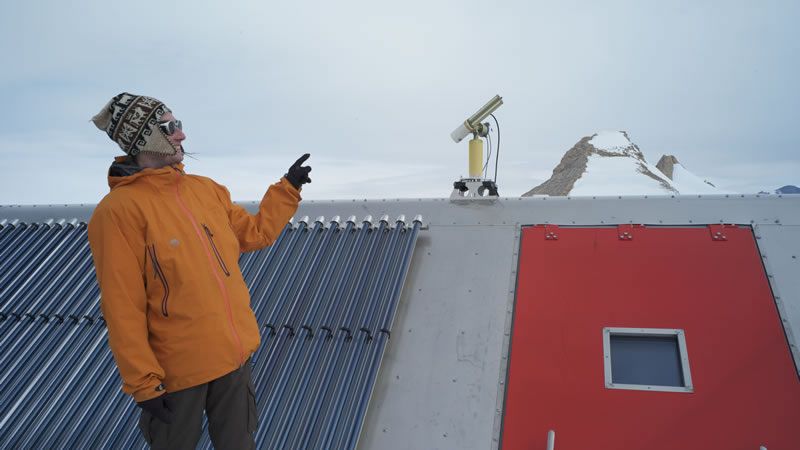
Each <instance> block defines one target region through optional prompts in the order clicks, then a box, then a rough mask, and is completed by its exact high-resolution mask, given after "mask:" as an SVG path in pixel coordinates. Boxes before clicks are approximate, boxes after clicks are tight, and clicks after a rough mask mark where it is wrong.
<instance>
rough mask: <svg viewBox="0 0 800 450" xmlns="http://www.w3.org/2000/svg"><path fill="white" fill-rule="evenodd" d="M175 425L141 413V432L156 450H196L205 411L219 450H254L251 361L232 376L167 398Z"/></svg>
mask: <svg viewBox="0 0 800 450" xmlns="http://www.w3.org/2000/svg"><path fill="white" fill-rule="evenodd" d="M165 395H169V396H170V400H171V403H172V405H171V406H172V423H171V424H166V423H164V422H162V421H161V420H159V419H157V418H155V417H153V416H152V415H151V414H150V413H148V412H146V411H144V410H143V411H142V415H141V416H140V418H139V429H140V430H141V431H142V435H144V439H145V441H147V443H148V444H150V446H151V448H153V449H170V450H173V449H175V450H182V449H187V450H188V449H194V448H195V447H197V442H198V441H199V440H200V432H201V426H202V422H203V411H204V410H205V412H206V415H207V416H208V433H209V434H210V435H211V442H212V443H213V444H214V448H215V449H216V450H225V449H236V450H239V449H255V448H256V444H255V440H254V435H255V431H256V427H257V426H258V415H257V412H256V398H255V389H254V388H253V381H252V367H251V364H250V361H249V360H248V361H247V363H246V364H245V365H244V366H242V367H241V368H239V369H238V370H234V371H233V372H231V373H229V374H227V375H225V376H223V377H220V378H217V379H216V380H213V381H210V382H208V383H206V384H201V385H200V386H195V387H192V388H189V389H184V390H182V391H178V392H170V393H168V394H165Z"/></svg>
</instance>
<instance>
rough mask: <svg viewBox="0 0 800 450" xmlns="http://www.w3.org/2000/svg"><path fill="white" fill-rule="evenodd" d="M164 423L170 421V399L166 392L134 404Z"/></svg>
mask: <svg viewBox="0 0 800 450" xmlns="http://www.w3.org/2000/svg"><path fill="white" fill-rule="evenodd" d="M136 405H137V406H138V407H139V408H142V409H143V410H145V411H147V412H149V413H150V414H151V415H152V416H153V417H156V418H157V419H159V420H160V421H162V422H164V423H172V401H171V399H170V398H169V395H168V394H163V395H161V396H159V397H156V398H151V399H150V400H145V401H143V402H139V403H137V404H136Z"/></svg>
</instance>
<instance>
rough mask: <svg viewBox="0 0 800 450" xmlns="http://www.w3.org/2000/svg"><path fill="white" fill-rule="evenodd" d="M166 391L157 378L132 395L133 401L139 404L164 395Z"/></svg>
mask: <svg viewBox="0 0 800 450" xmlns="http://www.w3.org/2000/svg"><path fill="white" fill-rule="evenodd" d="M166 392H167V391H166V389H165V388H164V385H163V384H161V380H159V379H158V378H154V379H153V381H152V382H150V383H148V385H147V386H146V387H144V388H142V389H139V390H138V391H136V392H134V393H133V400H134V401H135V402H136V403H141V402H143V401H146V400H151V399H154V398H156V397H160V396H162V395H164V394H166Z"/></svg>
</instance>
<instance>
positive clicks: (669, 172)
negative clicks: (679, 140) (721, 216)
mask: <svg viewBox="0 0 800 450" xmlns="http://www.w3.org/2000/svg"><path fill="white" fill-rule="evenodd" d="M656 168H658V170H660V171H661V173H663V174H664V175H666V176H667V177H668V178H669V179H670V180H671V181H672V184H673V185H675V186H676V187H677V188H678V190H679V191H680V193H681V194H723V193H725V192H722V191H720V190H719V189H717V187H716V186H714V185H713V184H711V182H710V181H708V180H704V179H702V178H700V177H698V176H697V175H695V174H693V173H692V172H689V171H688V170H686V168H685V167H683V165H682V164H681V163H680V162H678V158H676V157H674V156H673V155H664V156H662V157H661V159H659V160H658V164H656Z"/></svg>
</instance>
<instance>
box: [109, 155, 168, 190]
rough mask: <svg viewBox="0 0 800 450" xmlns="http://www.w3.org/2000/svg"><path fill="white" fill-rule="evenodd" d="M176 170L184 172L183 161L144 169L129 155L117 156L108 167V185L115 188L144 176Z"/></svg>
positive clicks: (112, 188)
mask: <svg viewBox="0 0 800 450" xmlns="http://www.w3.org/2000/svg"><path fill="white" fill-rule="evenodd" d="M176 170H177V171H179V172H180V173H183V163H178V164H174V165H171V166H164V167H160V168H158V169H143V168H141V167H139V166H137V165H136V163H134V162H133V159H132V158H130V157H129V156H117V157H116V158H114V162H112V163H111V167H109V168H108V187H109V188H111V190H114V188H117V187H119V186H124V185H126V184H131V183H133V182H134V181H136V180H137V179H140V178H143V177H148V176H154V175H164V174H171V173H175V171H176Z"/></svg>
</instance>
